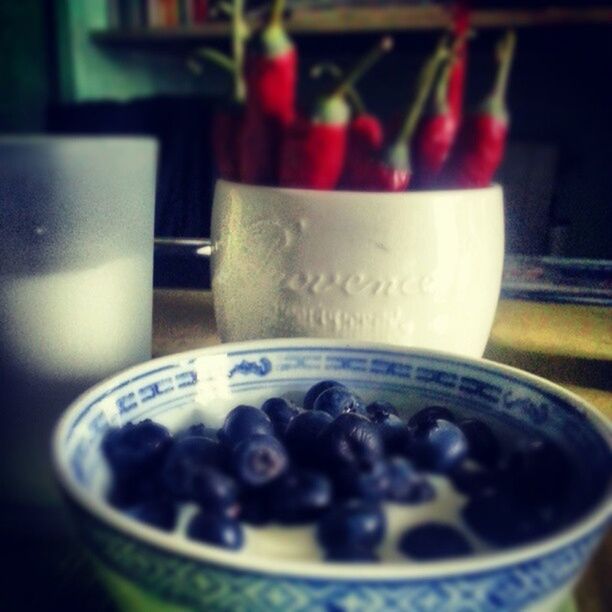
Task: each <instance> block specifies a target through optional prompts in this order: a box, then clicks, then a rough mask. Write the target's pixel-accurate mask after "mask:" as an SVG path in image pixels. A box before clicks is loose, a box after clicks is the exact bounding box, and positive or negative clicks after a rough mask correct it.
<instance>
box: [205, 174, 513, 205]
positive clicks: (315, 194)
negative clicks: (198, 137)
mask: <svg viewBox="0 0 612 612" xmlns="http://www.w3.org/2000/svg"><path fill="white" fill-rule="evenodd" d="M219 185H220V186H222V187H223V188H224V189H240V190H249V191H259V192H263V193H267V192H270V191H273V192H275V193H284V194H287V195H288V196H292V195H299V194H304V195H308V196H310V197H311V198H314V199H315V201H316V200H317V199H321V198H322V197H327V198H352V199H362V198H363V197H364V196H369V197H375V198H376V201H377V203H379V201H381V200H382V201H384V200H405V199H417V198H421V197H423V196H424V195H426V194H435V196H436V198H440V197H443V198H447V199H452V198H453V197H456V196H458V195H462V196H463V197H465V195H466V194H470V193H472V194H473V193H479V194H487V193H488V194H490V195H492V196H493V195H496V196H502V194H503V189H502V186H501V185H500V184H499V183H491V184H490V185H488V186H487V187H469V188H465V189H421V190H412V191H357V190H354V189H303V188H297V187H279V186H277V185H275V186H269V185H251V184H250V183H241V182H239V181H229V180H227V179H222V178H219V179H217V180H216V181H215V190H216V189H217V186H219Z"/></svg>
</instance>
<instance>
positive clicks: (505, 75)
mask: <svg viewBox="0 0 612 612" xmlns="http://www.w3.org/2000/svg"><path fill="white" fill-rule="evenodd" d="M515 48H516V34H515V33H514V31H512V30H508V32H506V34H505V35H504V37H503V38H502V39H501V40H500V41H499V43H498V45H497V62H498V70H497V75H496V77H495V85H494V87H493V93H492V94H491V96H490V104H489V106H490V108H491V109H492V110H496V111H498V112H504V111H505V100H506V92H507V90H508V79H509V77H510V69H511V67H512V60H513V58H514V49H515Z"/></svg>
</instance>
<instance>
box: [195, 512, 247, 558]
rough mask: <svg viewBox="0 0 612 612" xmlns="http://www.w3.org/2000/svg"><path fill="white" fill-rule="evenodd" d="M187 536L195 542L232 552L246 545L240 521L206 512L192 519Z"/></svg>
mask: <svg viewBox="0 0 612 612" xmlns="http://www.w3.org/2000/svg"><path fill="white" fill-rule="evenodd" d="M187 535H188V536H189V537H190V538H192V539H194V540H198V541H200V542H205V543H206V544H214V545H215V546H221V547H222V548H229V549H231V550H238V549H240V548H242V546H243V544H244V533H243V530H242V526H241V525H240V523H239V522H238V521H236V520H234V519H231V518H228V517H227V516H223V515H221V514H214V513H210V512H204V511H202V512H199V513H198V514H196V515H195V516H194V517H193V518H192V519H191V521H190V522H189V525H188V526H187Z"/></svg>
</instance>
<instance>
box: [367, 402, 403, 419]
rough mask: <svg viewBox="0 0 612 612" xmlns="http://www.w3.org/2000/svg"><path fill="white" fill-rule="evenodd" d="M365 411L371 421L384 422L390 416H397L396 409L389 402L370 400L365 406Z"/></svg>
mask: <svg viewBox="0 0 612 612" xmlns="http://www.w3.org/2000/svg"><path fill="white" fill-rule="evenodd" d="M366 413H367V414H368V416H369V417H370V421H372V423H384V422H385V421H387V420H388V419H389V417H390V416H395V417H397V409H396V408H395V406H394V405H393V404H390V403H389V402H372V403H371V404H368V405H367V406H366ZM398 420H399V419H398Z"/></svg>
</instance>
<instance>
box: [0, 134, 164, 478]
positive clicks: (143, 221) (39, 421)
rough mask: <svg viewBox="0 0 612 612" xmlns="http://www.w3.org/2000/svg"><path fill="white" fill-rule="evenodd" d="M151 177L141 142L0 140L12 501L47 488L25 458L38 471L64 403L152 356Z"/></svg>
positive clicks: (2, 328) (153, 155)
mask: <svg viewBox="0 0 612 612" xmlns="http://www.w3.org/2000/svg"><path fill="white" fill-rule="evenodd" d="M156 167H157V143H156V142H155V141H154V140H152V139H148V138H106V137H76V138H75V137H45V136H41V137H3V138H0V375H1V377H2V381H1V382H2V388H3V390H4V393H3V395H4V402H3V403H4V408H3V410H2V413H1V414H0V418H2V419H3V423H2V432H3V433H2V438H3V442H4V452H5V453H6V452H8V453H9V454H8V456H7V457H6V458H5V461H3V463H4V464H5V470H6V471H7V472H8V477H9V480H10V477H16V480H17V481H18V483H17V484H18V485H19V486H18V487H16V488H15V490H17V489H28V488H29V487H28V486H25V487H24V486H23V485H27V480H28V479H29V480H32V479H33V481H36V482H39V481H40V480H41V479H42V480H43V481H44V480H46V478H45V477H44V475H41V474H40V473H36V469H35V468H34V466H33V465H32V459H33V457H37V458H39V459H40V460H41V462H42V460H43V458H44V460H45V461H46V456H47V446H48V442H47V435H48V431H49V428H50V426H51V423H52V422H53V419H54V418H55V417H56V416H57V414H58V413H59V412H60V411H61V409H62V408H63V407H64V406H65V405H66V404H67V403H68V402H69V401H71V400H72V399H73V398H74V397H75V396H76V395H77V394H78V393H80V392H81V391H83V390H84V389H86V388H87V387H89V386H91V385H92V384H94V383H96V382H97V381H99V380H101V379H103V378H105V377H106V376H108V375H110V374H113V373H115V372H117V371H119V370H121V369H123V368H125V367H127V366H129V365H132V364H134V363H137V362H141V361H144V360H147V359H149V358H150V357H151V326H152V289H153V228H154V212H155V211H154V209H155V206H154V204H155V179H156ZM6 459H8V462H7V461H6ZM24 461H25V463H24ZM11 464H12V465H11ZM16 464H20V465H21V467H22V468H23V467H24V466H30V467H29V468H28V470H23V469H22V470H21V471H20V472H19V474H18V475H17V474H16V470H15V469H14V466H15V465H16ZM41 464H42V463H41ZM41 464H38V463H36V465H38V466H39V467H40V465H41ZM27 471H30V472H31V473H30V474H27V473H25V472H27ZM43 474H46V469H44V468H43ZM24 480H25V481H26V482H24ZM30 488H31V487H30Z"/></svg>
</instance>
